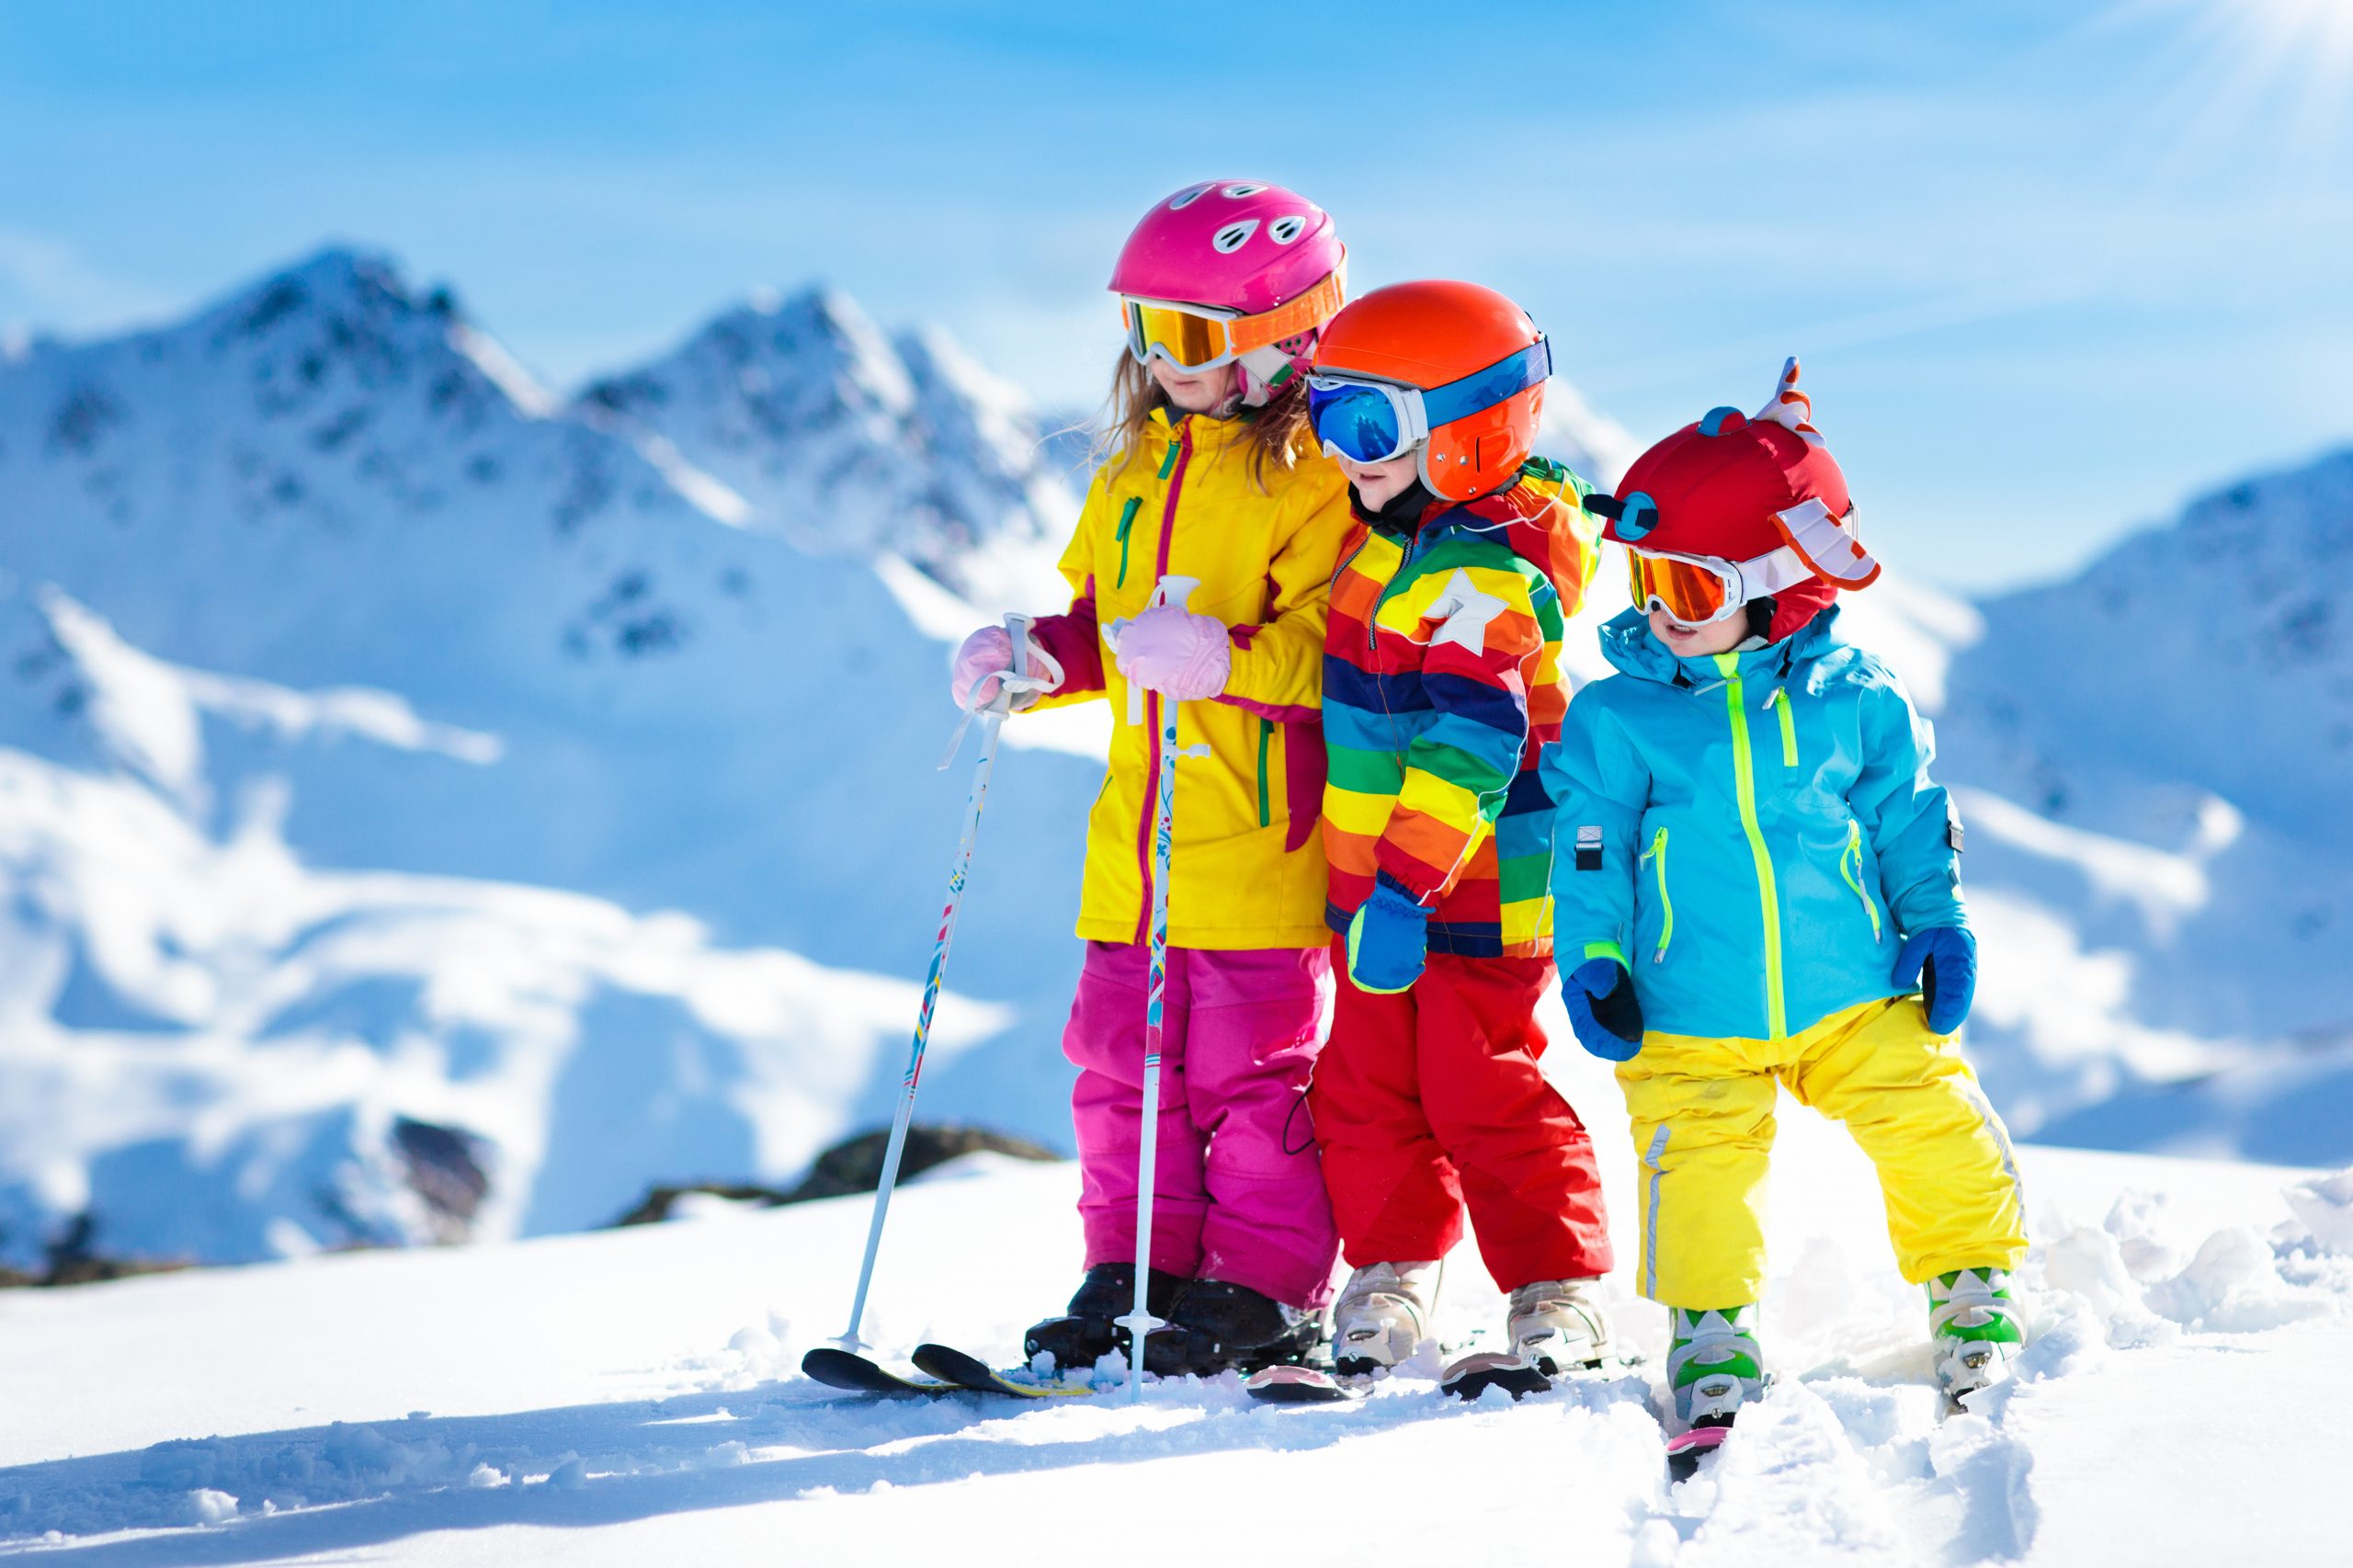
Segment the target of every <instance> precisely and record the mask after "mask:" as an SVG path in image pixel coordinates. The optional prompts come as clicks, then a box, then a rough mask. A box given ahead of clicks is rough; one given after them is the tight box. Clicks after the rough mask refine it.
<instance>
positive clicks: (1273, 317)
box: [1225, 270, 1347, 353]
mask: <svg viewBox="0 0 2353 1568" xmlns="http://www.w3.org/2000/svg"><path fill="white" fill-rule="evenodd" d="M1346 303H1347V290H1346V287H1345V285H1344V284H1343V283H1342V282H1341V278H1340V274H1339V272H1338V271H1337V270H1334V271H1331V272H1327V273H1325V274H1324V277H1323V278H1322V279H1321V280H1320V281H1318V282H1317V283H1316V285H1315V286H1314V287H1313V288H1312V289H1310V290H1308V291H1307V292H1306V293H1304V294H1302V295H1300V296H1299V297H1298V298H1296V299H1292V300H1286V301H1283V302H1282V303H1281V304H1279V305H1277V306H1276V307H1275V308H1274V309H1273V310H1271V311H1263V312H1259V313H1258V314H1257V315H1255V316H1238V317H1234V318H1233V319H1230V320H1228V321H1227V323H1226V324H1225V332H1226V335H1227V336H1228V337H1229V338H1231V339H1232V340H1233V346H1234V347H1235V348H1236V349H1238V350H1241V351H1243V352H1245V353H1246V352H1247V351H1249V350H1250V349H1253V348H1267V347H1272V346H1273V345H1275V344H1278V343H1280V342H1282V341H1283V340H1284V339H1285V338H1287V337H1297V336H1299V335H1301V334H1302V333H1305V332H1313V331H1314V330H1315V329H1316V328H1317V327H1319V326H1322V325H1323V324H1324V323H1325V322H1327V321H1330V320H1331V319H1332V318H1333V317H1334V316H1336V315H1338V314H1339V313H1340V307H1341V306H1342V305H1344V304H1346Z"/></svg>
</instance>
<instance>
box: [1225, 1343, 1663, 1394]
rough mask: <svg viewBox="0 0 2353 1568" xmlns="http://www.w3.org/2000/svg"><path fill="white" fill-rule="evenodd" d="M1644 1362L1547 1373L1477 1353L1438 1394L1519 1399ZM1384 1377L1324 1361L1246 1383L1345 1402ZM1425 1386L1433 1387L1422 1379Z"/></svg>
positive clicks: (1623, 1360)
mask: <svg viewBox="0 0 2353 1568" xmlns="http://www.w3.org/2000/svg"><path fill="white" fill-rule="evenodd" d="M1641 1365H1642V1358H1640V1357H1638V1356H1625V1357H1617V1356H1613V1357H1610V1358H1608V1359H1606V1360H1604V1361H1601V1362H1599V1363H1598V1364H1597V1365H1595V1366H1591V1367H1573V1368H1571V1369H1569V1370H1567V1371H1565V1372H1558V1373H1548V1372H1545V1371H1544V1370H1543V1369H1541V1368H1540V1367H1538V1366H1537V1365H1535V1364H1533V1363H1531V1362H1529V1361H1527V1360H1525V1359H1523V1358H1520V1357H1518V1356H1516V1355H1512V1354H1510V1353H1508V1352H1505V1351H1496V1350H1484V1351H1473V1352H1472V1353H1471V1354H1469V1355H1465V1356H1461V1357H1458V1358H1455V1359H1454V1360H1452V1361H1449V1362H1448V1363H1447V1365H1446V1369H1445V1371H1443V1372H1442V1373H1440V1374H1439V1376H1438V1391H1439V1392H1443V1393H1447V1394H1451V1395H1453V1396H1454V1397H1455V1398H1458V1399H1465V1400H1475V1399H1477V1398H1478V1397H1479V1396H1480V1395H1481V1394H1483V1393H1484V1392H1486V1391H1487V1390H1489V1389H1491V1388H1500V1389H1504V1390H1506V1392H1510V1394H1511V1396H1512V1397H1513V1398H1514V1399H1518V1398H1520V1397H1521V1396H1522V1395H1524V1394H1530V1393H1541V1392H1545V1391H1546V1390H1548V1389H1551V1388H1553V1387H1555V1386H1557V1385H1558V1384H1559V1383H1561V1382H1563V1381H1572V1380H1577V1379H1584V1378H1592V1377H1597V1376H1616V1375H1619V1374H1620V1373H1624V1372H1628V1371H1631V1370H1632V1369H1635V1368H1637V1367H1639V1366H1641ZM1388 1378H1405V1379H1407V1380H1409V1381H1419V1380H1416V1379H1415V1378H1414V1375H1413V1374H1411V1373H1404V1372H1397V1371H1392V1372H1390V1373H1389V1374H1388ZM1382 1381H1387V1379H1384V1378H1382V1377H1381V1376H1380V1375H1379V1374H1376V1373H1370V1372H1358V1373H1348V1372H1342V1371H1339V1370H1337V1369H1336V1368H1334V1367H1332V1366H1329V1365H1326V1364H1322V1363H1310V1364H1308V1365H1305V1366H1279V1367H1267V1368H1265V1369H1262V1370H1259V1371H1256V1372H1253V1373H1252V1374H1251V1375H1250V1376H1249V1377H1248V1378H1247V1379H1245V1381H1244V1382H1243V1384H1242V1387H1243V1390H1244V1392H1246V1393H1248V1394H1249V1395H1250V1397H1251V1398H1253V1399H1256V1400H1260V1401H1263V1402H1264V1403H1267V1404H1341V1403H1349V1402H1352V1401H1355V1400H1360V1399H1362V1398H1364V1397H1365V1396H1366V1395H1367V1394H1370V1392H1372V1391H1373V1389H1374V1388H1375V1387H1377V1386H1378V1385H1379V1384H1380V1383H1381V1382H1382ZM1422 1386H1423V1387H1425V1388H1427V1387H1428V1386H1429V1385H1428V1384H1427V1382H1424V1383H1423V1385H1422Z"/></svg>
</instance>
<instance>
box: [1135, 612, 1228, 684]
mask: <svg viewBox="0 0 2353 1568" xmlns="http://www.w3.org/2000/svg"><path fill="white" fill-rule="evenodd" d="M1115 653H1116V655H1117V658H1118V662H1119V666H1120V674H1121V675H1123V676H1127V677H1128V678H1129V679H1130V680H1131V681H1133V682H1135V684H1136V685H1138V686H1140V687H1143V688H1144V689H1145V690H1147V691H1156V692H1159V693H1160V694H1161V695H1162V696H1164V697H1173V698H1175V699H1176V700H1177V701H1179V702H1197V701H1199V699H1202V698H1205V697H1215V696H1216V695H1217V694H1218V693H1219V692H1221V691H1223V690H1224V689H1225V683H1226V678H1227V677H1228V676H1231V675H1232V674H1233V644H1232V643H1231V642H1228V641H1227V638H1226V634H1225V622H1223V621H1222V620H1220V619H1218V618H1217V617H1215V616H1213V615H1195V614H1194V613H1193V612H1192V611H1190V610H1185V609H1179V608H1176V606H1175V605H1154V606H1153V607H1152V608H1150V609H1148V610H1145V611H1144V612H1143V613H1142V615H1140V616H1137V617H1136V618H1135V619H1133V620H1131V621H1130V622H1129V623H1128V627H1127V630H1126V631H1122V632H1120V645H1119V647H1118V648H1117V649H1116V650H1115Z"/></svg>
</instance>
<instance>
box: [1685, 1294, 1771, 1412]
mask: <svg viewBox="0 0 2353 1568" xmlns="http://www.w3.org/2000/svg"><path fill="white" fill-rule="evenodd" d="M1670 1316H1671V1317H1672V1319H1673V1324H1674V1340H1673V1343H1672V1344H1671V1345H1670V1346H1668V1349H1667V1352H1666V1386H1667V1387H1668V1388H1669V1389H1671V1390H1673V1391H1674V1393H1675V1419H1676V1423H1677V1426H1679V1427H1680V1428H1682V1429H1683V1430H1685V1431H1689V1430H1691V1429H1692V1428H1694V1427H1698V1426H1731V1425H1732V1421H1733V1416H1735V1415H1739V1414H1740V1407H1741V1406H1742V1405H1744V1404H1751V1403H1755V1402H1756V1401H1757V1400H1760V1399H1762V1398H1764V1397H1765V1354H1764V1352H1763V1351H1762V1350H1760V1349H1758V1348H1757V1345H1756V1308H1755V1307H1753V1306H1748V1307H1725V1308H1723V1309H1722V1310H1721V1311H1718V1312H1686V1311H1685V1310H1684V1309H1682V1308H1681V1307H1675V1308H1672V1309H1670Z"/></svg>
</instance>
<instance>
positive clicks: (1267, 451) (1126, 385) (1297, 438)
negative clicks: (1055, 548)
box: [1087, 349, 1309, 494]
mask: <svg viewBox="0 0 2353 1568" xmlns="http://www.w3.org/2000/svg"><path fill="white" fill-rule="evenodd" d="M1235 374H1237V375H1238V374H1240V371H1239V370H1238V369H1237V370H1236V371H1235ZM1167 406H1169V403H1168V393H1167V392H1165V391H1163V390H1162V388H1161V385H1160V382H1159V381H1156V380H1154V378H1153V374H1152V370H1151V368H1150V367H1149V366H1146V365H1142V364H1139V363H1137V361H1136V358H1135V356H1134V355H1132V354H1130V353H1128V352H1127V351H1126V350H1124V349H1122V350H1121V351H1120V358H1119V363H1118V364H1117V365H1116V366H1115V367H1114V368H1113V369H1112V371H1111V392H1110V395H1109V396H1108V397H1106V398H1105V399H1104V400H1103V414H1102V417H1101V418H1100V419H1098V420H1097V422H1096V426H1095V441H1094V444H1093V446H1092V448H1091V449H1089V451H1088V453H1087V458H1088V460H1089V461H1090V462H1092V463H1096V464H1102V463H1107V462H1117V463H1118V464H1119V466H1120V472H1126V470H1127V467H1128V465H1129V464H1130V463H1131V462H1133V461H1135V460H1136V454H1137V453H1138V452H1139V451H1141V450H1142V447H1143V427H1144V426H1146V425H1148V424H1150V423H1151V422H1152V415H1153V412H1154V410H1155V409H1162V408H1166V407H1167ZM1248 414H1249V426H1250V478H1251V481H1252V483H1256V485H1257V486H1258V491H1259V494H1267V464H1268V463H1269V462H1271V463H1273V464H1274V465H1275V466H1276V467H1277V468H1278V469H1282V470H1285V471H1288V470H1290V468H1291V467H1292V466H1294V465H1295V464H1296V463H1297V462H1298V461H1299V460H1300V458H1301V457H1302V455H1303V454H1304V453H1305V452H1306V451H1308V450H1309V446H1308V441H1309V437H1308V430H1307V378H1306V377H1305V376H1301V375H1294V376H1292V377H1291V379H1290V381H1287V382H1285V383H1284V385H1283V389H1282V390H1281V391H1280V392H1277V393H1276V394H1275V395H1274V396H1273V397H1272V398H1270V399H1268V400H1267V405H1266V406H1265V407H1263V408H1256V409H1251V410H1249V411H1248Z"/></svg>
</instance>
